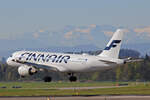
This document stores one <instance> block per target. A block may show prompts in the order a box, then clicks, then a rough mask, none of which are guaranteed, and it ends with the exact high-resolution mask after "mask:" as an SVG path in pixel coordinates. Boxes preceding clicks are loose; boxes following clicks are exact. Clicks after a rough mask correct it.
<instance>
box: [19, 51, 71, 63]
mask: <svg viewBox="0 0 150 100" xmlns="http://www.w3.org/2000/svg"><path fill="white" fill-rule="evenodd" d="M23 58H24V59H25V60H28V61H31V60H34V61H38V62H39V61H42V62H55V63H62V62H64V63H67V62H68V60H69V59H70V56H68V55H55V54H54V55H50V54H47V55H45V54H37V53H28V52H26V53H23V54H21V56H20V57H19V60H21V59H23Z"/></svg>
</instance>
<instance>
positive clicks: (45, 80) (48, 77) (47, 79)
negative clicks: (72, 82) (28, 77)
mask: <svg viewBox="0 0 150 100" xmlns="http://www.w3.org/2000/svg"><path fill="white" fill-rule="evenodd" d="M43 80H44V82H51V81H52V78H51V77H50V76H46V77H44V78H43Z"/></svg>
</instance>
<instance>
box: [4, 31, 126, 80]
mask: <svg viewBox="0 0 150 100" xmlns="http://www.w3.org/2000/svg"><path fill="white" fill-rule="evenodd" d="M123 34H124V30H123V29H117V30H116V32H115V33H114V34H113V36H112V38H111V39H110V41H109V42H108V44H107V46H106V47H105V49H104V50H103V51H102V52H101V53H100V54H99V55H80V54H67V53H51V52H38V51H16V52H14V53H13V54H12V55H11V56H10V57H8V59H7V64H8V65H10V66H14V67H18V73H19V75H20V76H22V77H25V76H30V75H33V74H35V73H37V72H38V71H39V69H46V70H51V71H56V72H62V73H67V74H68V76H69V80H70V81H71V82H75V81H77V77H76V76H75V75H74V73H82V72H93V71H100V70H106V69H111V68H113V67H116V66H117V65H122V64H125V63H126V62H127V60H126V59H119V52H120V46H121V43H122V38H123ZM46 80H47V81H48V82H51V80H52V78H51V77H50V76H48V77H47V79H46Z"/></svg>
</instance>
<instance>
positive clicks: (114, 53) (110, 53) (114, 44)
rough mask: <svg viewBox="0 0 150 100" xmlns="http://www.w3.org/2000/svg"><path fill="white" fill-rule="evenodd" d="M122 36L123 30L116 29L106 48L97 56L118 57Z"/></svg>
mask: <svg viewBox="0 0 150 100" xmlns="http://www.w3.org/2000/svg"><path fill="white" fill-rule="evenodd" d="M122 38H123V30H122V29H117V31H116V32H115V33H114V34H113V36H112V38H111V40H110V41H109V42H108V44H107V46H106V48H105V49H104V50H103V51H102V53H101V54H99V55H98V56H102V57H109V58H118V57H119V52H120V46H121V43H122Z"/></svg>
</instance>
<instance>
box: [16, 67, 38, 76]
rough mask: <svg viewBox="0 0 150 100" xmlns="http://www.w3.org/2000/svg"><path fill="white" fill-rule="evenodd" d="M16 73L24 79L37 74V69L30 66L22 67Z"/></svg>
mask: <svg viewBox="0 0 150 100" xmlns="http://www.w3.org/2000/svg"><path fill="white" fill-rule="evenodd" d="M18 73H19V75H21V76H22V77H25V76H29V75H33V74H35V73H37V69H36V68H34V67H32V66H27V65H23V66H20V67H19V68H18Z"/></svg>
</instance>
